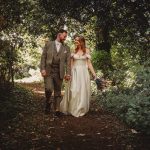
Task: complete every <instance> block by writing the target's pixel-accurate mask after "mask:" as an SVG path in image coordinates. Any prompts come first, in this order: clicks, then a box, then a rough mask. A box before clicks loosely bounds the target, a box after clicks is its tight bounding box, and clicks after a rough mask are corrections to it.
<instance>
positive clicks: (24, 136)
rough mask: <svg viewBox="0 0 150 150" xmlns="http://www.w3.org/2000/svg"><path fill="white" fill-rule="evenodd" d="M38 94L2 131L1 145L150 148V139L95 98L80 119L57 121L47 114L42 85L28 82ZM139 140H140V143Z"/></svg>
mask: <svg viewBox="0 0 150 150" xmlns="http://www.w3.org/2000/svg"><path fill="white" fill-rule="evenodd" d="M24 86H25V87H27V88H29V89H31V90H33V91H34V92H35V93H36V96H35V99H34V101H33V103H32V105H31V108H30V109H28V107H27V108H26V109H27V110H26V111H24V112H23V113H20V114H19V115H18V116H19V117H17V118H14V120H13V121H12V122H11V125H9V126H8V130H7V132H5V133H1V140H0V142H1V148H0V150H4V149H8V150H9V149H11V150H148V149H149V145H145V143H148V138H147V137H144V142H145V143H144V142H143V141H141V139H143V138H142V137H141V135H137V134H136V135H135V134H134V133H132V132H131V129H129V128H128V127H127V126H125V125H124V124H123V123H121V122H120V121H119V120H118V119H117V118H116V117H115V116H114V115H112V114H111V113H108V112H106V111H105V110H103V109H102V108H99V106H97V104H96V101H94V100H92V101H91V109H90V111H89V113H88V114H87V115H85V116H84V117H80V118H75V117H72V116H63V117H61V118H59V119H56V120H55V121H53V120H52V117H51V115H45V114H44V113H43V109H44V103H43V102H44V94H43V91H42V88H41V86H39V85H24ZM137 142H138V143H137Z"/></svg>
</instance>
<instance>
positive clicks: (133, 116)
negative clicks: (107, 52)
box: [98, 61, 150, 134]
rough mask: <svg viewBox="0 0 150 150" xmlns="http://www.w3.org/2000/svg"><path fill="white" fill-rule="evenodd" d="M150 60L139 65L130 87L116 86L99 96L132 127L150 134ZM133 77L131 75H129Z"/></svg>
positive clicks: (106, 105)
mask: <svg viewBox="0 0 150 150" xmlns="http://www.w3.org/2000/svg"><path fill="white" fill-rule="evenodd" d="M149 66H150V61H148V62H146V63H145V64H144V65H142V66H140V67H137V68H136V72H135V80H134V82H132V85H129V86H128V87H127V86H126V87H123V86H121V87H120V86H114V87H112V88H111V89H109V90H107V91H105V92H104V93H103V94H101V95H100V96H99V98H98V99H99V102H100V103H101V104H103V105H104V106H105V107H106V108H108V110H111V111H113V112H114V113H115V114H116V115H117V116H119V117H120V118H121V119H123V120H124V121H125V122H126V123H127V124H128V125H130V126H131V127H132V128H135V129H137V130H139V131H141V132H145V133H148V134H150V109H149V108H150V92H149V91H150V78H149V77H150V67H149ZM129 78H131V77H129Z"/></svg>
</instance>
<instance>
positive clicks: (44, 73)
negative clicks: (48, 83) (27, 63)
mask: <svg viewBox="0 0 150 150" xmlns="http://www.w3.org/2000/svg"><path fill="white" fill-rule="evenodd" d="M41 75H42V77H45V76H46V75H47V74H46V70H42V71H41ZM64 79H65V80H66V81H69V80H70V79H71V76H70V75H65V76H64Z"/></svg>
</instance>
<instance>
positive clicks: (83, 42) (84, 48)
mask: <svg viewBox="0 0 150 150" xmlns="http://www.w3.org/2000/svg"><path fill="white" fill-rule="evenodd" d="M76 38H79V40H78V41H79V43H80V44H81V49H82V50H83V55H84V54H85V53H86V43H85V38H84V37H83V36H75V39H76ZM77 52H78V47H76V48H75V53H77Z"/></svg>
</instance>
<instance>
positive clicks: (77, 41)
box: [74, 37, 81, 47]
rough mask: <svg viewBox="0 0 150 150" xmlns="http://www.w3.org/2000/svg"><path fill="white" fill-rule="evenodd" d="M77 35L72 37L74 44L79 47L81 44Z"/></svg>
mask: <svg viewBox="0 0 150 150" xmlns="http://www.w3.org/2000/svg"><path fill="white" fill-rule="evenodd" d="M79 40H80V39H79V37H76V38H75V39H74V44H75V46H76V47H79V46H81V43H80V42H79Z"/></svg>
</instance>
